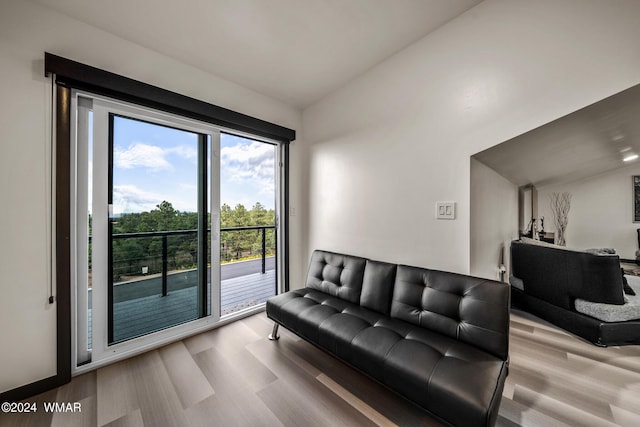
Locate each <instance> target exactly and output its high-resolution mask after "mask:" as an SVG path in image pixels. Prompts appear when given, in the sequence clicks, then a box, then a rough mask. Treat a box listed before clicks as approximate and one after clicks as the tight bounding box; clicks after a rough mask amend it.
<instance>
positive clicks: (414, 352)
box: [267, 288, 507, 425]
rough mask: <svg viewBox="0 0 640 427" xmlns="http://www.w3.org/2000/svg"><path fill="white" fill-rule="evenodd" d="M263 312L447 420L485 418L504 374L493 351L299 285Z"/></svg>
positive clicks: (477, 421)
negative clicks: (486, 350)
mask: <svg viewBox="0 0 640 427" xmlns="http://www.w3.org/2000/svg"><path fill="white" fill-rule="evenodd" d="M267 304H268V307H267V311H268V313H269V317H270V318H272V319H273V320H275V321H276V322H278V323H281V324H284V325H287V328H288V329H289V330H291V331H292V332H294V333H296V334H298V335H300V336H301V337H302V338H305V339H307V340H309V341H311V342H313V343H315V344H316V345H318V346H320V347H321V348H324V349H325V350H327V351H329V352H331V353H333V354H335V355H336V356H338V357H339V358H341V359H342V360H343V361H345V362H347V363H349V364H350V365H352V366H354V367H355V368H357V369H359V370H361V371H363V372H365V373H366V374H368V375H369V376H371V377H373V378H375V379H376V380H378V381H380V382H381V383H382V384H385V385H387V386H388V387H390V388H392V389H394V390H395V391H397V392H399V393H401V394H402V395H403V396H405V397H406V398H408V399H409V400H412V401H413V402H415V403H417V404H418V405H420V406H422V407H424V408H425V409H427V410H428V411H430V412H432V413H434V414H438V415H439V416H440V417H442V418H444V419H446V420H447V422H448V423H451V424H454V425H486V424H488V423H489V421H488V420H487V419H486V417H487V409H486V408H489V407H495V405H496V404H497V403H499V401H500V396H496V393H498V392H499V391H501V387H500V386H499V384H501V383H503V382H504V379H505V377H506V375H507V363H506V362H505V361H504V360H501V359H500V358H498V357H496V356H494V355H491V354H489V353H487V352H485V351H481V350H478V349H476V348H474V347H473V346H470V345H468V344H466V343H462V342H460V341H458V340H456V339H454V338H450V337H448V336H446V335H442V334H440V333H438V332H434V331H431V330H428V329H425V328H424V327H421V326H418V325H414V324H411V323H408V322H405V321H403V320H399V319H394V318H390V317H389V316H388V315H385V314H382V313H378V312H376V311H373V310H369V309H367V308H364V307H361V306H359V305H357V304H354V303H351V302H348V301H345V300H343V299H340V298H337V297H334V296H331V295H327V294H325V293H323V292H319V291H317V290H314V289H309V288H304V289H297V290H293V291H290V292H288V293H286V294H282V295H279V296H276V297H274V298H271V299H270V300H269V301H268V302H267Z"/></svg>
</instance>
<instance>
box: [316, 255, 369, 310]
mask: <svg viewBox="0 0 640 427" xmlns="http://www.w3.org/2000/svg"><path fill="white" fill-rule="evenodd" d="M365 264H366V259H364V258H360V257H355V256H351V255H342V254H336V253H333V252H327V251H320V250H316V251H314V252H313V255H311V262H310V263H309V273H308V274H307V283H306V287H307V288H311V289H317V290H319V291H321V292H324V293H326V294H329V295H333V296H335V297H338V298H341V299H343V300H346V301H349V302H352V303H355V304H358V303H359V302H360V291H361V290H362V281H363V277H364V267H365Z"/></svg>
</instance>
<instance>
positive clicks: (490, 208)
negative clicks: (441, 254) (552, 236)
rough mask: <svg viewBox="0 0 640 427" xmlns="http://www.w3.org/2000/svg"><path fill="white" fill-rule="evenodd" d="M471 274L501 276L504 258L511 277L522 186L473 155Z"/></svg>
mask: <svg viewBox="0 0 640 427" xmlns="http://www.w3.org/2000/svg"><path fill="white" fill-rule="evenodd" d="M470 209H471V226H470V236H471V237H470V245H471V254H470V269H469V271H470V274H471V275H473V276H478V277H484V278H487V279H493V280H500V273H499V270H498V266H499V264H500V260H501V259H502V262H503V264H504V266H505V267H506V268H507V271H506V272H505V276H504V279H505V281H506V280H508V279H509V271H508V269H509V265H510V262H509V260H510V259H511V257H510V252H509V248H510V244H511V241H512V240H514V239H517V238H518V187H517V186H516V185H515V184H513V183H511V182H510V181H508V180H506V179H505V178H503V177H502V176H500V175H498V174H497V173H496V172H495V171H494V170H493V169H491V168H489V167H487V166H485V165H484V164H482V163H481V162H479V161H477V160H475V159H473V158H472V159H471V205H470Z"/></svg>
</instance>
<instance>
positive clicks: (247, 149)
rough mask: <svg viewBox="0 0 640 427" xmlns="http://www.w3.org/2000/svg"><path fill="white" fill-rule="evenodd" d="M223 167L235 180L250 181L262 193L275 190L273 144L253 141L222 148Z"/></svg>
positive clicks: (271, 192)
mask: <svg viewBox="0 0 640 427" xmlns="http://www.w3.org/2000/svg"><path fill="white" fill-rule="evenodd" d="M220 154H221V156H220V157H221V159H220V163H221V168H222V169H223V170H224V171H225V173H226V174H228V176H229V179H230V180H231V181H235V182H249V183H251V184H253V185H255V186H258V187H259V188H260V192H261V193H265V194H273V192H274V191H275V169H274V168H275V149H274V147H273V146H272V145H269V144H265V143H262V142H257V141H252V142H251V143H250V144H247V143H241V144H237V145H234V146H232V147H224V148H223V149H222V150H221V153H220Z"/></svg>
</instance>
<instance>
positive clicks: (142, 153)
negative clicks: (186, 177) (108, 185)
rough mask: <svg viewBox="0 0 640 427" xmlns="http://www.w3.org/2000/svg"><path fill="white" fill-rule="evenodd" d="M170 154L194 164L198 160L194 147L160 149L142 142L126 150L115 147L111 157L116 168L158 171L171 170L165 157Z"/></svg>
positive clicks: (135, 143)
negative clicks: (138, 168) (141, 168)
mask: <svg viewBox="0 0 640 427" xmlns="http://www.w3.org/2000/svg"><path fill="white" fill-rule="evenodd" d="M171 154H174V155H177V156H179V157H182V158H184V159H187V160H192V161H194V162H197V159H198V152H197V150H196V149H195V148H194V147H190V146H187V145H178V146H176V147H171V148H162V147H158V146H156V145H149V144H145V143H144V142H134V143H132V144H131V145H129V147H127V148H126V149H122V148H119V147H116V149H115V150H114V155H113V157H114V163H115V167H117V168H122V169H132V168H135V167H143V168H149V169H152V170H154V171H160V170H173V165H172V164H171V163H170V162H169V161H168V160H167V156H168V155H171Z"/></svg>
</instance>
